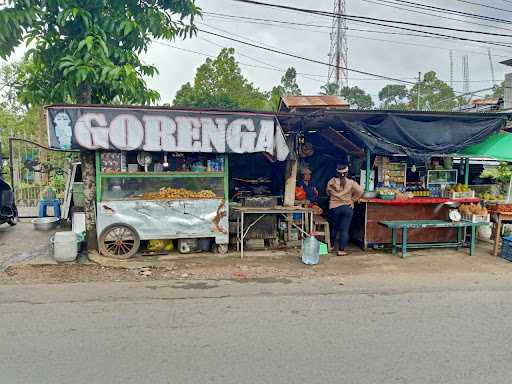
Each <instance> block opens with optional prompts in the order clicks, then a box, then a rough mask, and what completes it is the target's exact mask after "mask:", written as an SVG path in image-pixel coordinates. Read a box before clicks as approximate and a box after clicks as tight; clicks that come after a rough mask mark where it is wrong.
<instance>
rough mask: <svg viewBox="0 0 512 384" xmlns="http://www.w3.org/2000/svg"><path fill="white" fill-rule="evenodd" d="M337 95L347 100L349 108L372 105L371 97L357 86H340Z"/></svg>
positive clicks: (369, 106) (363, 107)
mask: <svg viewBox="0 0 512 384" xmlns="http://www.w3.org/2000/svg"><path fill="white" fill-rule="evenodd" d="M339 95H340V96H342V97H344V98H345V100H347V101H348V103H349V104H350V108H353V109H371V108H372V107H373V100H372V97H371V96H370V95H368V94H367V93H366V92H365V91H364V90H362V89H361V88H359V87H358V86H354V87H342V88H341V89H340V93H339Z"/></svg>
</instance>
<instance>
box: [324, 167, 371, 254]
mask: <svg viewBox="0 0 512 384" xmlns="http://www.w3.org/2000/svg"><path fill="white" fill-rule="evenodd" d="M336 173H337V176H336V177H333V178H332V179H331V180H329V182H328V183H327V188H326V191H327V194H328V195H329V216H330V219H331V241H332V243H333V244H334V243H335V242H336V236H337V235H338V233H339V234H340V241H339V249H338V256H345V255H347V252H346V251H345V248H346V246H347V244H348V240H349V229H350V222H351V221H352V215H353V213H354V202H356V201H357V200H359V199H360V198H361V196H362V195H363V192H364V189H363V188H362V187H361V186H360V185H359V184H357V183H356V182H355V181H354V180H351V179H349V178H348V177H347V176H348V165H346V164H339V165H338V166H337V167H336Z"/></svg>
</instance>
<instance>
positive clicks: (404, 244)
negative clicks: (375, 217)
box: [379, 220, 486, 257]
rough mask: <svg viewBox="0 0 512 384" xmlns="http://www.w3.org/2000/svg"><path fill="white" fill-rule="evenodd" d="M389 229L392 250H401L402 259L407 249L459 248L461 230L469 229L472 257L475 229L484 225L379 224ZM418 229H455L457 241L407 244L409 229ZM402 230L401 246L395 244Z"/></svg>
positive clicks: (437, 222)
mask: <svg viewBox="0 0 512 384" xmlns="http://www.w3.org/2000/svg"><path fill="white" fill-rule="evenodd" d="M379 224H380V225H383V226H385V227H387V228H389V229H391V238H392V250H393V254H396V249H397V248H402V257H405V256H406V255H407V248H460V247H463V246H464V245H465V241H464V240H465V239H464V238H463V234H462V232H463V229H464V228H467V227H471V238H470V245H469V254H470V255H471V256H473V254H474V252H475V240H476V228H477V227H478V226H479V225H483V224H486V223H472V222H470V221H465V220H462V221H457V222H453V221H446V220H384V221H380V222H379ZM418 228H456V229H457V241H456V242H449V243H430V244H429V243H414V244H408V242H407V240H408V239H407V237H408V232H409V229H418ZM399 230H402V244H397V232H398V231H399Z"/></svg>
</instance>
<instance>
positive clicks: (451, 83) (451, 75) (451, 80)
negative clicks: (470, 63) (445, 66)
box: [450, 50, 453, 89]
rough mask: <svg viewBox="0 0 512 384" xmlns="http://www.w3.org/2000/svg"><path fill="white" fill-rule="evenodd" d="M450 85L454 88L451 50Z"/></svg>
mask: <svg viewBox="0 0 512 384" xmlns="http://www.w3.org/2000/svg"><path fill="white" fill-rule="evenodd" d="M450 87H451V89H453V51H452V50H450Z"/></svg>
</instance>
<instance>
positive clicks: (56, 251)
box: [50, 231, 78, 263]
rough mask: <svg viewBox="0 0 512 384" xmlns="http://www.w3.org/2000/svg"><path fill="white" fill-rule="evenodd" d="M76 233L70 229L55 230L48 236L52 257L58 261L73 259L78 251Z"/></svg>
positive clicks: (63, 261)
mask: <svg viewBox="0 0 512 384" xmlns="http://www.w3.org/2000/svg"><path fill="white" fill-rule="evenodd" d="M77 240H78V239H77V236H76V233H74V232H71V231H66V232H56V233H55V235H54V236H52V237H51V238H50V243H51V244H50V246H51V248H52V251H53V252H52V253H53V258H54V259H55V261H57V262H59V263H65V262H69V261H75V260H76V255H77V253H78V241H77Z"/></svg>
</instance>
